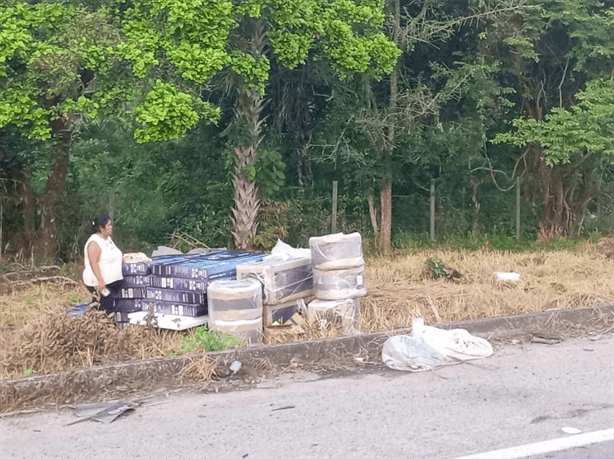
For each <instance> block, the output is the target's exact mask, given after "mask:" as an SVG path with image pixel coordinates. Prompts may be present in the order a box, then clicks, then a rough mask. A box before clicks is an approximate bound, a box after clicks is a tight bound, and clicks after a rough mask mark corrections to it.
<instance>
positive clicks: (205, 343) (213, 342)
mask: <svg viewBox="0 0 614 459" xmlns="http://www.w3.org/2000/svg"><path fill="white" fill-rule="evenodd" d="M243 344H244V343H243V340H242V339H241V338H238V337H236V336H234V335H233V334H231V333H222V332H217V331H210V330H209V327H207V326H206V325H203V326H202V327H198V328H197V329H196V330H195V331H194V336H193V337H192V336H186V337H184V338H183V345H182V347H181V352H182V353H183V354H188V353H190V352H196V351H208V352H215V351H223V350H224V349H232V348H235V347H239V346H242V345H243Z"/></svg>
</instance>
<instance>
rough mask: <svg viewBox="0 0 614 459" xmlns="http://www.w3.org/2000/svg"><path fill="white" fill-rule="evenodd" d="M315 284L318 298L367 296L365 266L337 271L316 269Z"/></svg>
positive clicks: (337, 298) (333, 298) (335, 298)
mask: <svg viewBox="0 0 614 459" xmlns="http://www.w3.org/2000/svg"><path fill="white" fill-rule="evenodd" d="M313 286H314V293H315V297H316V298H317V299H318V300H346V299H348V298H359V297H362V296H367V284H366V283H365V266H364V265H362V266H359V267H356V268H349V269H338V270H335V271H320V270H319V269H314V270H313Z"/></svg>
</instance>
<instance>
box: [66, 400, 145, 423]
mask: <svg viewBox="0 0 614 459" xmlns="http://www.w3.org/2000/svg"><path fill="white" fill-rule="evenodd" d="M134 407H135V405H134V404H133V403H130V402H124V401H119V402H104V403H95V404H93V405H83V406H80V407H77V408H76V409H75V416H78V417H79V418H81V419H78V420H76V421H73V422H70V423H68V424H66V425H67V426H71V425H73V424H77V423H79V422H83V421H90V420H91V421H97V422H104V423H105V424H110V423H111V422H113V421H115V420H116V419H117V418H118V417H119V416H121V415H122V414H124V413H125V412H126V411H130V410H133V409H134Z"/></svg>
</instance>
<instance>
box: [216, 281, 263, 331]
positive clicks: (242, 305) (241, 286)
mask: <svg viewBox="0 0 614 459" xmlns="http://www.w3.org/2000/svg"><path fill="white" fill-rule="evenodd" d="M207 306H208V308H209V312H208V315H209V323H210V324H214V323H216V322H218V321H233V320H248V321H249V320H258V319H259V320H260V321H262V285H261V284H260V282H258V281H257V280H256V279H244V280H218V281H214V282H212V283H210V284H209V285H208V286H207Z"/></svg>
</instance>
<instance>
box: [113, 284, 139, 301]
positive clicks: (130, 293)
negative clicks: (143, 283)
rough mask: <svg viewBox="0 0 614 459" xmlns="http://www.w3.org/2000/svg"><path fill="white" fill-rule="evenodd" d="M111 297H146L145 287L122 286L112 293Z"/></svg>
mask: <svg viewBox="0 0 614 459" xmlns="http://www.w3.org/2000/svg"><path fill="white" fill-rule="evenodd" d="M111 298H114V299H119V298H145V287H127V288H120V289H119V290H116V291H115V292H112V293H111Z"/></svg>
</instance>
